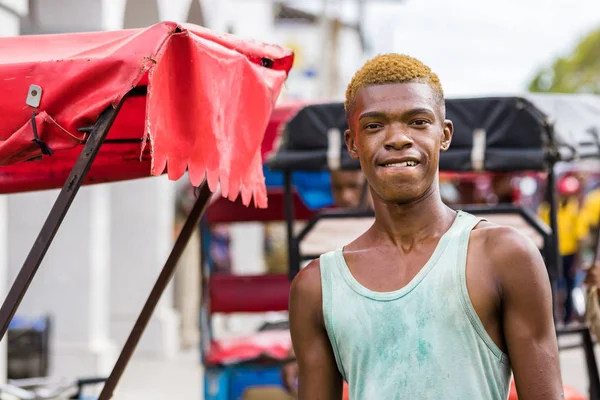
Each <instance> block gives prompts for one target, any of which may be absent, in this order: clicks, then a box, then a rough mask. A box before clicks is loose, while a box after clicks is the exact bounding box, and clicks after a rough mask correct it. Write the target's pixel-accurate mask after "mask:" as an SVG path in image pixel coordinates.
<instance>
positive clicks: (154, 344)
mask: <svg viewBox="0 0 600 400" xmlns="http://www.w3.org/2000/svg"><path fill="white" fill-rule="evenodd" d="M111 189H112V190H111V204H112V214H111V216H110V218H111V249H112V251H111V254H110V257H111V260H110V265H111V274H110V276H111V283H110V287H111V295H110V310H111V324H110V327H111V337H112V338H113V339H114V340H115V341H116V342H117V343H118V344H119V346H121V345H122V344H123V343H125V340H126V338H127V336H128V335H129V332H130V331H131V328H132V327H133V324H134V323H135V320H136V319H137V317H138V315H139V312H140V310H141V308H142V306H143V305H144V303H145V301H146V298H147V297H148V294H149V293H150V290H151V289H152V286H153V285H154V282H155V281H156V278H157V277H158V274H159V272H160V270H161V269H162V267H163V265H164V263H165V261H166V260H167V257H168V256H169V252H170V251H171V247H172V245H173V242H174V240H173V237H174V217H175V185H174V183H173V182H170V181H169V180H167V177H166V176H162V177H155V178H146V179H140V180H134V181H127V182H120V183H115V184H113V185H112V187H111ZM178 350H179V317H178V314H177V313H176V312H175V310H174V309H173V283H172V282H171V284H170V285H169V287H168V288H167V290H166V291H165V293H164V294H163V296H162V298H161V301H160V302H159V304H158V305H157V307H156V310H155V311H154V314H153V316H152V319H151V320H150V322H149V323H148V327H147V328H146V331H145V332H144V335H143V337H142V339H141V340H140V343H139V345H138V347H137V349H136V353H135V354H136V356H149V357H159V358H169V357H171V356H173V355H174V354H175V353H176V352H177V351H178Z"/></svg>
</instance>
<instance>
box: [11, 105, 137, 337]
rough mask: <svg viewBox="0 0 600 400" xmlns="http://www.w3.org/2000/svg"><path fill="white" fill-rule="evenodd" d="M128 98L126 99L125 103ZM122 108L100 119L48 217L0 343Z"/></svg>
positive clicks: (14, 292)
mask: <svg viewBox="0 0 600 400" xmlns="http://www.w3.org/2000/svg"><path fill="white" fill-rule="evenodd" d="M125 97H126V96H125ZM125 97H124V98H123V99H125ZM121 104H123V100H122V101H121V102H120V103H119V105H118V106H117V107H116V108H113V107H109V108H108V109H106V110H105V111H104V112H103V113H102V114H100V116H99V117H98V121H97V122H96V124H95V125H94V129H93V130H92V132H91V134H90V135H89V137H88V140H87V141H86V143H85V145H84V147H83V149H82V150H81V153H79V156H78V157H77V161H76V162H75V166H74V167H73V169H72V170H71V173H70V174H69V177H68V178H67V180H66V182H65V184H64V185H63V188H62V189H61V191H60V193H59V194H58V197H57V199H56V201H55V202H54V205H53V206H52V210H50V214H48V217H47V218H46V221H45V222H44V225H43V226H42V229H41V230H40V233H39V234H38V236H37V239H36V240H35V242H34V244H33V247H32V248H31V250H30V252H29V255H28V256H27V258H26V259H25V262H24V263H23V266H22V267H21V270H20V271H19V274H18V275H17V277H16V278H15V281H14V282H13V284H12V286H11V288H10V291H9V292H8V295H7V296H6V298H5V300H4V303H2V307H1V308H0V324H1V325H0V340H1V339H2V338H4V335H5V334H6V331H7V330H8V326H9V324H10V321H11V320H12V318H13V316H14V315H15V312H16V310H17V308H18V307H19V304H21V301H22V300H23V297H24V296H25V293H26V292H27V289H28V288H29V285H30V284H31V281H33V278H34V276H35V274H36V272H37V270H38V268H39V266H40V264H41V263H42V260H43V259H44V256H45V255H46V252H47V251H48V248H49V247H50V244H51V243H52V240H53V239H54V236H55V235H56V232H57V231H58V228H59V227H60V225H61V224H62V221H63V219H64V218H65V215H66V214H67V212H68V211H69V208H70V207H71V203H73V199H74V198H75V196H76V195H77V192H78V191H79V188H80V187H81V184H82V183H83V181H84V179H85V177H86V175H87V173H88V171H89V170H90V167H91V166H92V163H93V162H94V159H95V158H96V155H97V154H98V151H99V150H100V146H101V145H102V143H103V142H104V138H105V137H106V135H107V134H108V131H109V130H110V127H111V126H112V124H113V122H114V120H115V118H116V116H117V114H118V113H119V110H120V108H121Z"/></svg>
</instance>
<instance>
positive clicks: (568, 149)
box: [268, 94, 600, 172]
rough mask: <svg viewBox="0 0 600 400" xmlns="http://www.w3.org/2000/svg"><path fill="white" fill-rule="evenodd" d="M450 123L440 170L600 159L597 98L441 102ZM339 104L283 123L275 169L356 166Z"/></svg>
mask: <svg viewBox="0 0 600 400" xmlns="http://www.w3.org/2000/svg"><path fill="white" fill-rule="evenodd" d="M446 114H447V118H448V119H450V120H452V122H453V123H454V128H455V132H454V137H453V139H452V144H451V146H450V149H449V150H448V151H446V152H444V153H442V155H441V157H440V169H441V170H444V171H478V170H482V171H497V172H503V171H504V172H511V171H525V170H532V171H540V170H545V169H546V168H547V167H548V161H549V160H551V159H554V160H555V161H573V160H576V159H578V158H591V157H600V96H594V95H555V94H552V95H547V94H527V95H524V96H510V97H509V96H507V97H476V98H454V99H447V100H446ZM346 129H347V123H346V117H345V112H344V105H343V103H341V102H340V103H327V104H314V105H309V106H307V107H305V108H303V109H302V110H300V111H299V112H298V114H297V115H296V116H295V117H294V118H292V119H291V120H290V121H289V122H288V123H287V126H286V128H285V130H284V133H283V138H282V141H281V144H280V147H279V149H278V150H277V151H276V152H275V153H274V154H272V155H271V157H270V158H269V160H268V166H269V167H270V168H271V169H273V170H305V171H310V170H324V169H328V168H338V167H339V168H342V169H355V168H359V165H358V162H357V161H355V160H352V159H351V158H350V156H349V155H348V153H347V151H346V149H345V144H344V140H343V134H344V131H345V130H346Z"/></svg>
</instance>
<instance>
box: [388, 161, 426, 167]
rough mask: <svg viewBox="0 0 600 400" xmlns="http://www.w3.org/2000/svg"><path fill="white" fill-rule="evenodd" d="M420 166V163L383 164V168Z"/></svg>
mask: <svg viewBox="0 0 600 400" xmlns="http://www.w3.org/2000/svg"><path fill="white" fill-rule="evenodd" d="M417 164H419V162H418V161H402V162H394V163H386V164H383V167H416V166H417Z"/></svg>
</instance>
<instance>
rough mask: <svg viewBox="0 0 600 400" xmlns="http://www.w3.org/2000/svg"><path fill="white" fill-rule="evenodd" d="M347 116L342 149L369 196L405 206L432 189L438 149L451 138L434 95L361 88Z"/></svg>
mask: <svg viewBox="0 0 600 400" xmlns="http://www.w3.org/2000/svg"><path fill="white" fill-rule="evenodd" d="M348 117H349V127H350V129H349V130H348V131H346V135H345V137H346V145H347V147H348V151H349V152H350V155H351V156H352V157H353V158H357V159H359V161H360V165H361V169H362V171H363V173H364V175H365V177H366V179H367V181H368V182H369V184H370V186H371V189H372V191H373V192H374V195H376V196H377V197H379V198H380V199H382V200H383V201H385V202H391V203H407V202H411V201H414V200H417V199H419V198H421V197H423V196H425V195H426V194H427V193H428V192H429V191H431V190H437V188H436V187H435V186H434V182H437V180H436V178H437V171H438V165H439V154H440V149H443V150H446V149H447V148H448V146H449V145H450V140H451V138H452V133H453V126H452V122H450V121H448V120H444V115H443V110H442V108H441V106H440V104H438V101H437V100H436V93H435V92H434V91H433V89H432V88H431V87H430V86H429V85H427V84H424V83H392V84H385V85H373V86H366V87H363V88H361V89H360V90H359V91H358V93H357V95H356V100H355V106H354V110H353V112H352V114H351V115H349V116H348Z"/></svg>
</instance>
